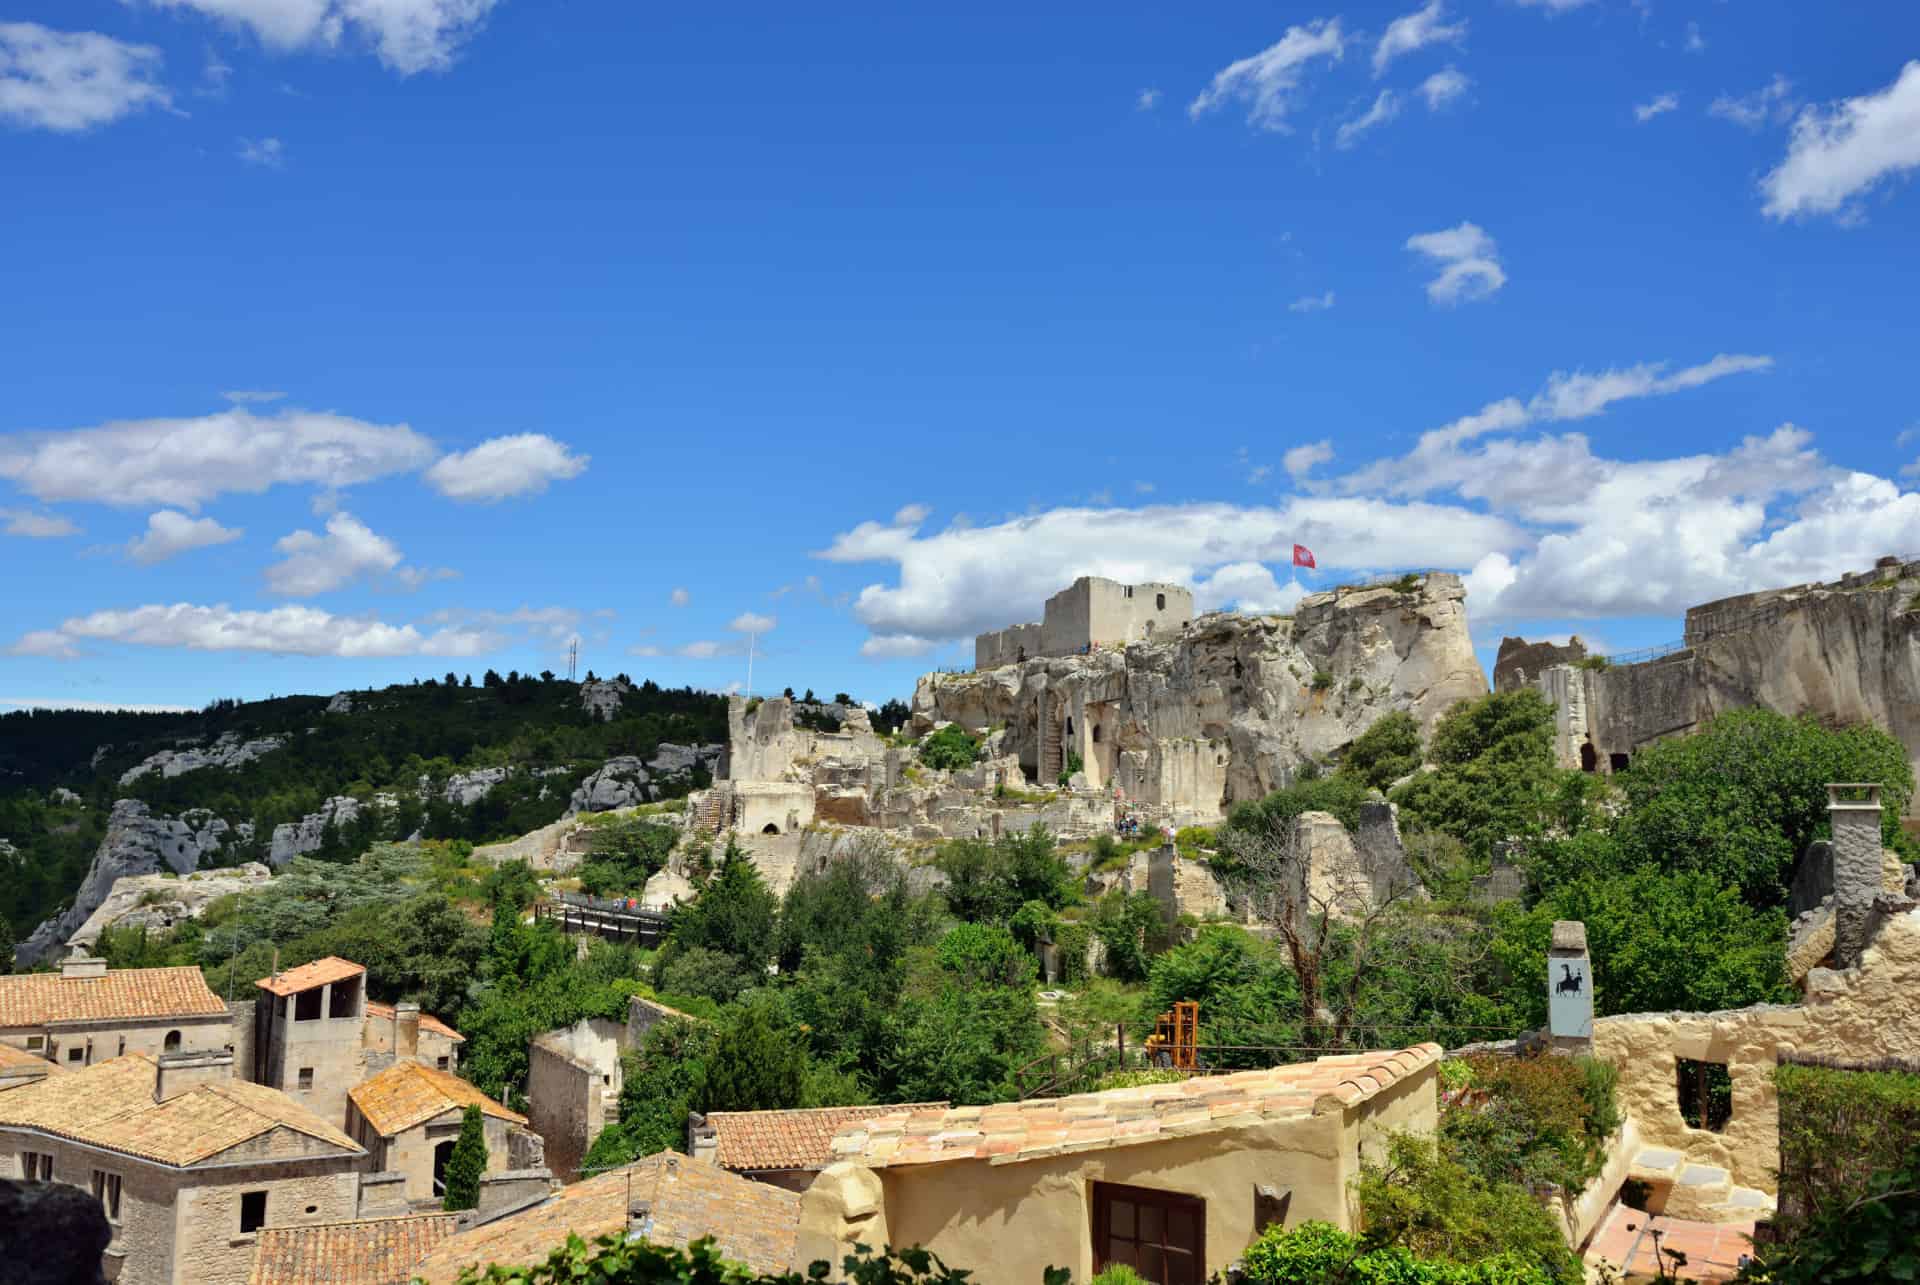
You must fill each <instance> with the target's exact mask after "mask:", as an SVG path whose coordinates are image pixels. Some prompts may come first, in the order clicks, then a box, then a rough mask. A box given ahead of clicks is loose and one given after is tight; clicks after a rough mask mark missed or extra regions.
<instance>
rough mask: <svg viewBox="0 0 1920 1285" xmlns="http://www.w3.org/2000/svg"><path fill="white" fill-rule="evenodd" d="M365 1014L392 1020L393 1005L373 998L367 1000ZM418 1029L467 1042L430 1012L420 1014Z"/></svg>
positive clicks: (455, 1040)
mask: <svg viewBox="0 0 1920 1285" xmlns="http://www.w3.org/2000/svg"><path fill="white" fill-rule="evenodd" d="M367 1016H368V1017H377V1018H379V1019H380V1020H381V1021H383V1022H391V1021H392V1020H393V1005H391V1004H378V1003H375V1002H374V1001H373V1000H368V1001H367ZM420 1029H421V1030H423V1031H432V1032H433V1033H434V1034H436V1035H444V1036H446V1037H447V1038H448V1039H450V1040H452V1041H453V1042H454V1043H456V1044H465V1043H466V1042H467V1037H466V1036H464V1035H462V1034H461V1033H460V1032H458V1031H456V1030H454V1029H453V1028H452V1027H451V1026H448V1025H447V1024H446V1023H445V1022H443V1021H441V1020H440V1019H439V1018H437V1017H435V1016H434V1015H433V1014H432V1013H422V1014H420Z"/></svg>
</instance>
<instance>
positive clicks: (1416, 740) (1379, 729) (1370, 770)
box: [1340, 678, 1420, 790]
mask: <svg viewBox="0 0 1920 1285" xmlns="http://www.w3.org/2000/svg"><path fill="white" fill-rule="evenodd" d="M1354 681H1355V682H1359V681H1360V680H1359V679H1358V678H1356V679H1354ZM1419 766H1420V723H1419V721H1418V720H1417V719H1415V718H1414V716H1413V715H1411V714H1409V713H1407V712H1406V711H1405V710H1399V709H1397V710H1393V711H1392V712H1390V713H1387V714H1382V715H1381V716H1380V717H1379V718H1377V719H1375V720H1374V723H1373V726H1372V727H1369V728H1368V729H1367V730H1366V731H1364V732H1362V733H1360V735H1359V736H1357V737H1356V738H1354V742H1353V744H1351V745H1349V746H1348V747H1347V752H1346V754H1345V755H1343V756H1342V757H1341V760H1340V774H1341V775H1342V776H1353V777H1358V778H1359V779H1360V780H1361V781H1363V782H1365V783H1366V784H1367V785H1369V786H1371V787H1372V788H1374V789H1376V790H1384V789H1386V788H1387V787H1388V786H1389V785H1392V784H1393V783H1394V782H1395V781H1397V780H1399V779H1400V778H1401V777H1403V776H1405V775H1407V774H1408V773H1409V772H1413V771H1416V770H1417V769H1418V768H1419Z"/></svg>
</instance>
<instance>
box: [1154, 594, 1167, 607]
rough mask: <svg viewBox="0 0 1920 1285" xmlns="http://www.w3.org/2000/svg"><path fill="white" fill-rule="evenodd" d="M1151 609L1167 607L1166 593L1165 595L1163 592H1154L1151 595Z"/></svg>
mask: <svg viewBox="0 0 1920 1285" xmlns="http://www.w3.org/2000/svg"><path fill="white" fill-rule="evenodd" d="M1153 609H1154V610H1155V611H1165V610H1166V609H1167V595H1166V594H1164V593H1156V594H1154V595H1153Z"/></svg>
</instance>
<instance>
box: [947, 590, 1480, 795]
mask: <svg viewBox="0 0 1920 1285" xmlns="http://www.w3.org/2000/svg"><path fill="white" fill-rule="evenodd" d="M1465 601H1466V592H1465V589H1464V588H1463V587H1462V585H1461V583H1460V579H1459V577H1457V576H1451V575H1443V574H1438V573H1436V574H1433V575H1430V576H1427V577H1425V578H1423V579H1421V580H1418V581H1416V582H1414V583H1413V584H1412V586H1411V588H1410V590H1409V591H1405V592H1403V591H1401V590H1399V589H1396V588H1393V587H1378V588H1370V589H1355V590H1346V591H1336V592H1334V593H1325V594H1315V595H1313V596H1311V597H1309V598H1306V599H1304V600H1303V601H1302V602H1301V604H1300V606H1299V608H1298V609H1297V610H1296V612H1295V613H1294V615H1293V616H1292V617H1291V618H1287V617H1280V616H1238V615H1225V614H1218V615H1211V616H1204V617H1202V618H1200V619H1199V620H1196V621H1194V622H1193V623H1192V625H1190V626H1189V627H1188V628H1187V629H1186V630H1185V632H1183V633H1182V634H1181V635H1180V636H1179V637H1177V638H1175V639H1172V640H1169V641H1167V642H1164V643H1135V644H1132V645H1129V646H1127V647H1126V648H1124V649H1112V650H1101V651H1096V652H1093V653H1091V654H1087V655H1080V656H1068V657H1058V658H1046V659H1036V660H1029V661H1025V662H1022V663H1019V664H1013V665H1004V666H1001V667H1000V668H998V669H991V670H983V671H976V672H974V673H970V674H929V675H927V676H926V677H924V678H922V679H921V680H920V683H919V686H918V687H917V689H916V690H915V692H914V698H913V720H914V724H913V725H914V730H915V731H916V732H924V731H926V730H927V729H929V728H931V727H932V726H933V725H934V724H936V723H938V722H942V721H951V722H955V723H959V724H961V725H963V726H965V727H967V728H969V729H973V730H976V731H977V730H980V729H984V728H991V727H996V726H998V727H1003V728H1004V729H1005V733H1004V737H1003V739H1002V742H1001V746H1002V749H1001V752H1002V753H1005V754H1009V755H1013V756H1015V757H1017V758H1018V759H1019V761H1020V764H1021V766H1022V768H1023V769H1025V771H1026V772H1027V773H1028V775H1029V776H1030V777H1031V778H1032V779H1034V780H1036V781H1039V782H1041V783H1045V784H1051V783H1052V782H1053V781H1054V779H1055V778H1056V777H1057V776H1058V775H1059V774H1060V773H1061V772H1062V771H1064V770H1065V769H1067V768H1068V767H1070V766H1071V765H1072V759H1073V757H1075V756H1077V757H1078V759H1079V762H1080V764H1081V766H1082V770H1083V771H1084V773H1085V776H1086V778H1087V783H1088V784H1089V785H1090V786H1093V787H1095V788H1101V787H1106V786H1117V787H1118V788H1119V789H1121V790H1122V791H1124V792H1125V794H1126V796H1127V797H1128V798H1129V799H1131V800H1133V801H1136V802H1139V803H1142V804H1147V805H1153V806H1157V807H1162V808H1166V809H1168V810H1169V811H1170V812H1171V813H1173V814H1174V815H1175V816H1177V817H1179V818H1181V819H1194V820H1198V819H1209V818H1212V817H1215V816H1217V815H1218V814H1219V813H1220V812H1221V811H1222V810H1223V809H1224V808H1225V807H1227V806H1229V805H1231V804H1233V803H1237V802H1240V801H1242V800H1247V799H1255V798H1259V797H1261V796H1262V795H1264V794H1266V793H1268V792H1270V791H1272V790H1274V789H1277V788H1279V787H1281V786H1283V785H1285V784H1287V783H1288V782H1290V781H1291V780H1292V779H1293V777H1294V775H1295V772H1296V770H1297V769H1298V767H1299V765H1300V764H1301V763H1302V762H1304V761H1306V760H1307V759H1309V758H1317V757H1321V756H1324V755H1327V754H1329V753H1332V752H1334V751H1336V750H1339V749H1341V748H1342V747H1344V746H1345V745H1347V744H1348V743H1349V742H1351V741H1352V740H1353V739H1354V738H1355V737H1356V736H1358V735H1359V734H1360V733H1361V732H1363V731H1365V730H1366V729H1367V728H1368V727H1369V726H1371V725H1372V724H1373V722H1374V720H1376V719H1377V718H1379V717H1380V716H1381V715H1382V714H1385V713H1387V712H1388V711H1390V710H1406V711H1408V712H1410V713H1412V714H1413V715H1414V717H1415V718H1417V719H1419V720H1420V723H1421V725H1422V727H1423V728H1425V729H1426V730H1429V731H1430V730H1431V729H1432V727H1433V724H1434V723H1435V721H1437V720H1438V719H1439V717H1440V715H1441V714H1442V713H1443V712H1445V710H1446V709H1447V708H1448V707H1449V706H1450V705H1452V704H1453V703H1454V702H1455V701H1458V700H1463V699H1471V698H1473V697H1476V696H1480V695H1484V694H1485V692H1486V690H1487V685H1486V676H1485V674H1484V673H1483V672H1482V670H1481V668H1480V665H1479V662H1478V661H1477V660H1476V659H1475V658H1474V654H1473V646H1472V643H1471V641H1470V640H1469V638H1468V636H1467V616H1466V606H1465Z"/></svg>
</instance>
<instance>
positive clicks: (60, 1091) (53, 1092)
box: [0, 1053, 362, 1168]
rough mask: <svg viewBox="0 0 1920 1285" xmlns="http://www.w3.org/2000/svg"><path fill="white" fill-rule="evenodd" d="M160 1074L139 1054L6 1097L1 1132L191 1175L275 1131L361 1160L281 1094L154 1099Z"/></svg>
mask: <svg viewBox="0 0 1920 1285" xmlns="http://www.w3.org/2000/svg"><path fill="white" fill-rule="evenodd" d="M157 1075H158V1067H157V1065H156V1064H155V1063H154V1060H153V1059H152V1058H150V1057H147V1056H146V1055H145V1054H141V1053H130V1054H128V1055H127V1056H125V1057H116V1058H114V1059H112V1060H111V1061H107V1062H97V1063H95V1064H94V1065H92V1066H90V1067H87V1068H86V1069H84V1070H80V1071H74V1072H71V1073H69V1074H67V1075H60V1076H48V1077H47V1078H45V1079H43V1080H41V1081H39V1082H38V1083H35V1084H29V1085H25V1086H23V1087H21V1088H18V1089H13V1090H10V1091H8V1092H6V1093H0V1127H5V1126H9V1125H11V1126H14V1127H17V1128H26V1129H34V1130H38V1131H39V1132H42V1133H49V1134H54V1135H56V1136H58V1137H63V1138H72V1139H73V1140H75V1141H77V1142H85V1143H89V1144H91V1145H93V1146H97V1147H105V1148H107V1149H108V1150H110V1151H119V1152H124V1153H125V1154H127V1155H131V1156H138V1157H140V1158H142V1159H145V1160H152V1161H155V1162H157V1163H159V1164H164V1165H172V1166H174V1167H175V1168H185V1167H187V1166H189V1165H193V1164H198V1163H199V1162H200V1161H202V1160H207V1159H210V1158H211V1157H213V1156H217V1155H219V1154H220V1153H221V1152H223V1151H227V1150H229V1149H231V1148H233V1147H237V1146H239V1145H240V1144H241V1143H243V1142H249V1141H251V1140H253V1139H254V1138H258V1137H260V1136H261V1135H263V1134H267V1133H271V1132H272V1131H273V1130H275V1129H277V1128H282V1127H285V1128H289V1129H292V1130H294V1131H295V1132H296V1133H303V1134H306V1135H307V1136H308V1137H310V1138H314V1139H317V1140H318V1141H320V1142H323V1143H327V1144H329V1145H331V1146H333V1147H336V1148H338V1149H339V1150H340V1151H341V1152H343V1153H346V1154H352V1155H360V1154H362V1149H361V1147H360V1146H359V1144H358V1143H356V1142H354V1140H353V1139H352V1138H349V1137H348V1136H347V1135H346V1134H344V1133H342V1132H340V1130H338V1129H336V1128H334V1127H333V1126H332V1125H330V1124H328V1123H327V1122H326V1121H325V1120H322V1119H321V1118H320V1117H319V1116H317V1115H315V1114H314V1113H313V1112H311V1111H309V1110H308V1109H307V1108H306V1107H304V1106H302V1105H300V1104H299V1103H298V1102H295V1101H294V1100H293V1099H292V1098H290V1097H288V1096H287V1095H286V1094H284V1093H282V1092H280V1091H279V1090H278V1089H269V1088H267V1087H266V1086H264V1085H259V1084H249V1083H247V1082H246V1081H245V1080H222V1081H219V1082H216V1083H208V1084H201V1085H197V1086H196V1087H194V1088H191V1089H188V1090H187V1091H186V1092H184V1093H181V1094H179V1095H178V1096H176V1097H172V1098H169V1099H167V1100H166V1101H165V1102H155V1101H154V1100H153V1091H154V1081H155V1077H156V1076H157Z"/></svg>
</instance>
